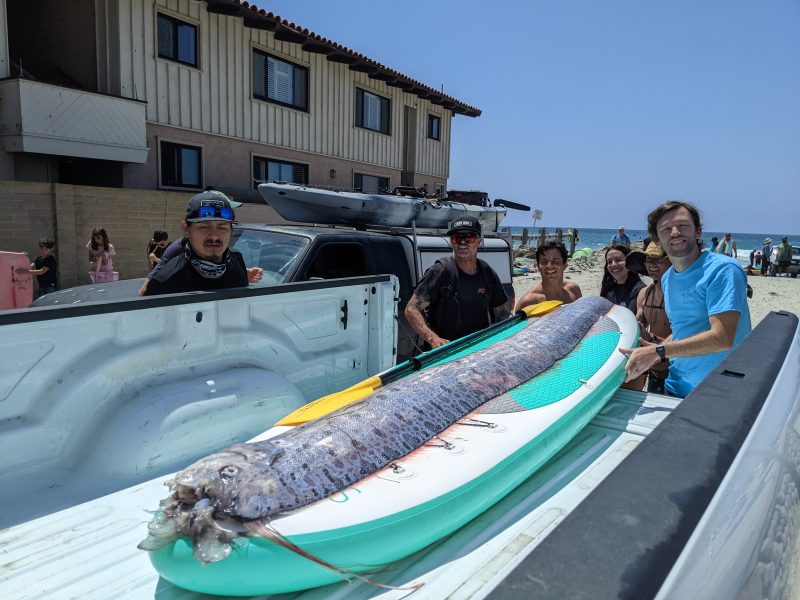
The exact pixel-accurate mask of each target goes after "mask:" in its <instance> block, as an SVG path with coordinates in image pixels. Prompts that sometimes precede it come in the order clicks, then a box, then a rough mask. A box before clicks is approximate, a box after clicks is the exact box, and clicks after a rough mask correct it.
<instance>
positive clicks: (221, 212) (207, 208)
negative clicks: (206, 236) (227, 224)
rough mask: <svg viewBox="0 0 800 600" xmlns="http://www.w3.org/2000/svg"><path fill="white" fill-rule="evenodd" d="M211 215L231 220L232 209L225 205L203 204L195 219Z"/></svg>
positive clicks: (206, 217)
mask: <svg viewBox="0 0 800 600" xmlns="http://www.w3.org/2000/svg"><path fill="white" fill-rule="evenodd" d="M212 217H216V218H218V219H225V220H226V221H233V211H232V210H231V209H230V208H228V207H227V206H214V205H212V204H204V205H203V206H201V207H200V208H199V209H198V211H197V217H196V218H197V219H208V218H212Z"/></svg>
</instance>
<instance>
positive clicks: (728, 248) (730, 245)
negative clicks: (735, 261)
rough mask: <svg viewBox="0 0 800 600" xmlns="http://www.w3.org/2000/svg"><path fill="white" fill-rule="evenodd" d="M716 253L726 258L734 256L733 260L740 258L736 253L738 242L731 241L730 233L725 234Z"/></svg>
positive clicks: (715, 250)
mask: <svg viewBox="0 0 800 600" xmlns="http://www.w3.org/2000/svg"><path fill="white" fill-rule="evenodd" d="M714 252H716V253H717V254H724V255H725V256H732V257H733V258H739V253H738V252H737V251H736V242H734V241H733V239H731V234H730V233H726V234H725V237H724V238H722V241H721V242H720V243H719V244H717V247H716V248H715V249H714Z"/></svg>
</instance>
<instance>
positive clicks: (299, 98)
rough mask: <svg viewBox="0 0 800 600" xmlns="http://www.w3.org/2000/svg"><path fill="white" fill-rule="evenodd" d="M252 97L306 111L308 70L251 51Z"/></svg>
mask: <svg viewBox="0 0 800 600" xmlns="http://www.w3.org/2000/svg"><path fill="white" fill-rule="evenodd" d="M253 97H255V98H258V99H260V100H267V101H268V102H275V103H276V104H282V105H284V106H291V107H292V108H299V109H300V110H308V69H306V68H305V67H301V66H299V65H295V64H292V63H290V62H286V61H285V60H281V59H279V58H275V57H274V56H270V55H269V54H264V53H263V52H260V51H259V50H253Z"/></svg>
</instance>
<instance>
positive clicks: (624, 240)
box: [611, 225, 631, 250]
mask: <svg viewBox="0 0 800 600" xmlns="http://www.w3.org/2000/svg"><path fill="white" fill-rule="evenodd" d="M611 247H612V248H627V249H628V250H630V249H631V238H629V237H628V236H627V235H625V228H624V227H623V226H622V225H620V226H619V229H617V234H616V235H615V236H614V237H613V238H611Z"/></svg>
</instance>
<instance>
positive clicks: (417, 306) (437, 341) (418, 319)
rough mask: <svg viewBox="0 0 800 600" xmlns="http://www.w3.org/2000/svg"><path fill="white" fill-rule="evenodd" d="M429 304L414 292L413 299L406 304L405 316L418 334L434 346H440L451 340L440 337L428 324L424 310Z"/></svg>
mask: <svg viewBox="0 0 800 600" xmlns="http://www.w3.org/2000/svg"><path fill="white" fill-rule="evenodd" d="M428 306H429V303H428V302H425V301H424V300H421V299H420V298H418V297H417V294H416V293H414V294H412V295H411V299H410V300H409V301H408V304H407V305H406V310H405V316H406V320H407V321H408V324H409V325H411V329H413V330H414V331H415V332H416V333H417V335H419V336H420V337H421V338H422V339H424V340H425V341H426V342H428V343H429V344H430V345H431V347H432V348H438V347H439V346H443V345H444V344H446V343H447V342H449V341H450V340H446V339H444V338H442V337H439V336H438V335H437V334H436V332H435V331H434V330H433V329H431V328H430V326H429V325H428V322H427V321H426V320H425V316H424V315H423V314H422V311H423V310H425V309H426V308H428Z"/></svg>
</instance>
